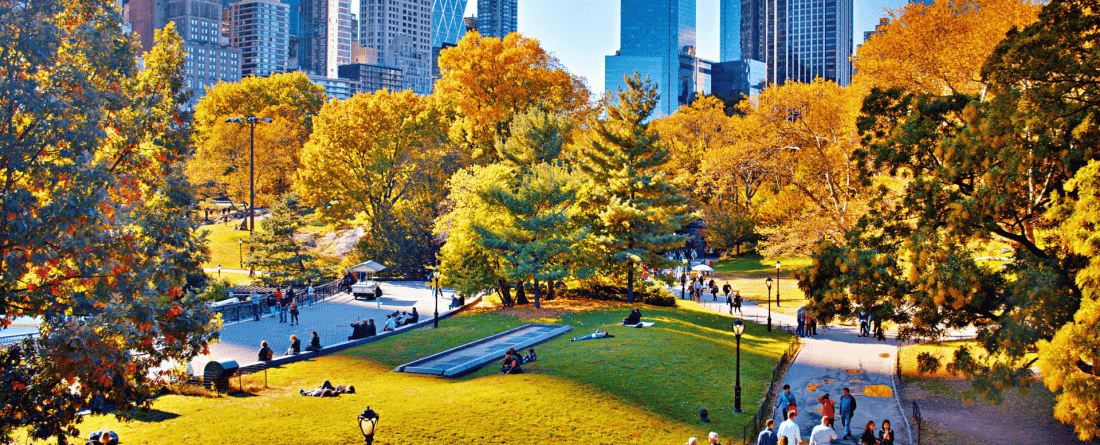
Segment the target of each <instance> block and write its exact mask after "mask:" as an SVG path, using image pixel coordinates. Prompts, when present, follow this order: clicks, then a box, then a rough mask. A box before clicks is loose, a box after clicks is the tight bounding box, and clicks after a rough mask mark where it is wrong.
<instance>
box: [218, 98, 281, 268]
mask: <svg viewBox="0 0 1100 445" xmlns="http://www.w3.org/2000/svg"><path fill="white" fill-rule="evenodd" d="M225 122H227V123H234V124H240V123H246V124H248V239H249V243H248V252H249V253H254V252H255V251H256V247H255V246H254V245H253V244H252V242H251V240H252V233H253V232H255V230H256V124H257V123H260V122H263V123H265V124H270V123H271V118H267V117H256V116H243V117H241V116H238V117H231V118H229V119H226V120H225ZM251 274H252V272H251V271H249V275H251Z"/></svg>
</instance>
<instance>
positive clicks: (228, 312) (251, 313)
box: [214, 280, 344, 322]
mask: <svg viewBox="0 0 1100 445" xmlns="http://www.w3.org/2000/svg"><path fill="white" fill-rule="evenodd" d="M306 290H307V288H305V287H302V288H294V296H295V298H296V299H297V300H298V305H299V306H303V305H308V306H313V303H317V302H321V301H324V300H325V299H327V298H329V297H331V296H333V295H336V294H338V293H340V292H342V291H343V290H344V288H343V284H342V282H341V281H340V280H334V281H331V282H329V283H325V284H322V285H320V286H314V287H313V298H310V297H309V294H308V292H306ZM256 297H257V298H260V299H261V302H260V304H259V305H255V304H253V303H252V302H251V301H244V302H240V303H234V304H228V305H225V306H221V307H217V308H215V309H214V312H215V313H219V314H222V320H223V321H226V322H229V321H241V320H246V319H249V318H252V319H255V318H258V317H263V316H264V314H265V313H267V311H268V309H267V303H266V302H265V301H263V299H266V298H267V294H257V295H256Z"/></svg>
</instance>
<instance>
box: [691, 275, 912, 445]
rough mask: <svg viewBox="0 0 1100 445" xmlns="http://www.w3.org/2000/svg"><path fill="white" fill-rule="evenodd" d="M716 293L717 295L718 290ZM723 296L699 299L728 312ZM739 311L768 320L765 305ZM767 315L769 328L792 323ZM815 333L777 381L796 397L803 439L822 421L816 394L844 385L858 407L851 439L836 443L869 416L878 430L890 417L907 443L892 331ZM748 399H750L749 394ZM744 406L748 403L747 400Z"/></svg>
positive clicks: (833, 392)
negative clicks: (882, 334)
mask: <svg viewBox="0 0 1100 445" xmlns="http://www.w3.org/2000/svg"><path fill="white" fill-rule="evenodd" d="M708 297H709V296H708ZM719 298H720V299H721V295H719ZM722 301H723V303H713V302H710V301H709V299H704V301H703V305H704V306H705V307H708V308H711V309H712V310H714V311H716V312H721V313H723V314H728V313H729V307H728V306H726V305H725V304H724V299H723V300H722ZM743 311H744V318H745V320H746V321H754V322H757V323H760V324H766V323H767V314H768V310H767V306H764V307H761V306H758V305H757V304H755V303H753V302H746V304H745V306H744V309H743ZM734 314H736V312H734ZM771 316H772V326H773V327H781V326H793V325H795V324H796V322H795V318H794V316H792V315H786V314H780V313H778V312H774V311H773V312H772V314H771ZM817 333H818V335H817V336H814V337H808V338H804V339H803V344H804V346H803V347H802V350H801V352H799V354H798V356H797V357H796V358H795V360H794V363H792V364H791V367H790V369H789V370H788V371H787V374H786V376H785V379H784V381H783V382H780V383H779V384H778V386H779V387H780V388H782V385H783V384H788V385H791V393H792V394H794V396H795V400H796V401H798V417H797V418H796V421H797V422H798V424H799V426H800V427H801V430H802V438H803V439H805V440H807V441H808V440H809V437H810V431H811V430H813V427H815V426H817V425H819V424H821V405H820V404H819V403H818V402H817V398H818V397H819V396H821V395H823V394H826V393H828V394H830V396H829V398H831V399H833V400H834V401H839V399H840V397H841V395H842V393H841V390H842V389H843V388H845V387H847V388H849V390H850V391H851V393H852V395H853V396H855V398H856V405H857V408H856V412H855V415H854V416H853V418H852V438H851V439H849V440H841V441H839V443H842V444H849V443H851V444H854V443H858V439H859V435H860V434H861V433H862V431H863V427H864V426H865V425H866V424H867V421H868V420H873V421H874V422H875V430H876V432H877V430H878V429H880V428H881V426H882V420H883V419H889V420H890V423H891V427H892V429H893V430H894V434H895V436H894V438H895V440H894V443H895V444H898V445H909V444H910V437H909V433H908V429H907V427H906V421H905V420H904V419H903V414H902V412H901V410H900V408H899V405H898V401H897V399H896V396H895V394H896V393H897V387H896V386H895V383H894V364H895V360H896V358H895V357H894V354H896V353H897V342H896V340H894V338H893V336H892V334H891V333H887V334H888V337H887V340H886V341H885V342H880V341H878V340H875V339H873V338H862V337H859V336H858V334H859V329H858V328H857V327H852V326H829V327H821V326H818V328H817ZM749 400H753V398H752V397H750V398H749ZM749 405H750V406H752V404H751V403H750V404H749ZM839 407H840V405H839V403H838V404H837V410H838V412H837V415H839V414H840V413H839ZM750 414H751V413H750ZM774 418H775V425H776V427H778V426H779V423H780V422H782V420H783V418H782V417H781V416H780V414H779V413H778V412H776V413H775V416H774ZM834 429H835V430H836V432H837V435H838V436H840V437H843V436H844V430H843V427H841V424H840V421H839V420H837V421H836V424H835V425H834ZM754 442H755V441H754ZM834 443H837V442H834Z"/></svg>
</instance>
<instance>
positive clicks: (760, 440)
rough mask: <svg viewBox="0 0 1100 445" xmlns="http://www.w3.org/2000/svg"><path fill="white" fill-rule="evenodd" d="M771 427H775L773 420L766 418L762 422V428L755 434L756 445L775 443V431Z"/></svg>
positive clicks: (774, 444) (772, 444)
mask: <svg viewBox="0 0 1100 445" xmlns="http://www.w3.org/2000/svg"><path fill="white" fill-rule="evenodd" d="M773 427H775V420H773V419H768V420H767V421H766V422H764V429H763V430H761V431H760V434H757V435H756V445H776V440H777V439H776V436H775V431H772V428H773Z"/></svg>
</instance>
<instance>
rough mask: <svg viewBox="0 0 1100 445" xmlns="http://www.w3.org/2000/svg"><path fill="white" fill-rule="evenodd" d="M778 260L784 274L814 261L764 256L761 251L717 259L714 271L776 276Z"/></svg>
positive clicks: (716, 273)
mask: <svg viewBox="0 0 1100 445" xmlns="http://www.w3.org/2000/svg"><path fill="white" fill-rule="evenodd" d="M777 260H778V261H779V262H780V264H781V265H782V268H781V269H780V272H781V273H782V274H783V275H787V274H790V273H791V271H792V270H797V269H801V268H803V267H806V266H809V265H810V264H812V263H813V261H812V260H811V259H810V258H808V257H794V258H786V257H784V258H764V257H763V256H761V255H760V254H759V253H756V252H750V253H744V254H741V255H739V256H737V257H734V258H732V259H727V260H721V261H716V262H715V263H714V273H715V275H721V276H731V277H735V276H736V277H749V276H761V278H766V277H767V276H769V275H770V276H772V277H774V276H775V262H776V261H777Z"/></svg>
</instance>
